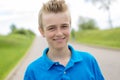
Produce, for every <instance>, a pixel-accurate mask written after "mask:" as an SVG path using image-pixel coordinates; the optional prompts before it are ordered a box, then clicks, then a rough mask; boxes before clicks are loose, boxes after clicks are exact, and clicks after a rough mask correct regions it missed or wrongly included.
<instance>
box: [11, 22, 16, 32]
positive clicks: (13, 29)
mask: <svg viewBox="0 0 120 80" xmlns="http://www.w3.org/2000/svg"><path fill="white" fill-rule="evenodd" d="M10 29H11V31H12V32H14V31H15V30H16V29H17V28H16V26H15V25H14V24H12V25H11V26H10Z"/></svg>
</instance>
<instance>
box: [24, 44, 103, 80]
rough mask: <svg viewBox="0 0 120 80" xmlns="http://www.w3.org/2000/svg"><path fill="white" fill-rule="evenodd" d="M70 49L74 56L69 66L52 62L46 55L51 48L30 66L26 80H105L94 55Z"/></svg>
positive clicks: (25, 76) (70, 47)
mask: <svg viewBox="0 0 120 80" xmlns="http://www.w3.org/2000/svg"><path fill="white" fill-rule="evenodd" d="M68 47H69V49H70V51H71V53H72V56H71V59H70V61H69V62H68V64H67V66H65V67H64V66H63V65H61V64H59V62H53V61H52V60H50V59H49V58H48V57H47V55H46V54H47V52H48V50H49V48H46V49H45V50H44V52H43V56H41V57H40V58H39V59H37V60H36V61H34V62H32V63H31V64H30V65H29V66H28V68H27V70H26V73H25V75H24V80H104V78H103V76H102V73H101V71H100V68H99V66H98V64H97V62H96V60H95V58H94V57H93V56H92V55H90V54H89V53H87V52H81V51H77V50H75V49H73V47H72V46H70V45H69V46H68Z"/></svg>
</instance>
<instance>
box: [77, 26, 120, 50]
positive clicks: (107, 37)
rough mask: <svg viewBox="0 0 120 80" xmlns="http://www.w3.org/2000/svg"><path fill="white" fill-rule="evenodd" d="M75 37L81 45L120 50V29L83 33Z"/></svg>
mask: <svg viewBox="0 0 120 80" xmlns="http://www.w3.org/2000/svg"><path fill="white" fill-rule="evenodd" d="M75 36H76V41H77V42H79V43H84V44H90V45H97V46H102V47H110V48H120V28H116V29H109V30H87V31H81V32H76V33H75Z"/></svg>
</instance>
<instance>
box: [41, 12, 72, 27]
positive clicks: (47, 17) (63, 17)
mask: <svg viewBox="0 0 120 80" xmlns="http://www.w3.org/2000/svg"><path fill="white" fill-rule="evenodd" d="M42 22H43V26H49V25H60V24H65V23H66V24H70V13H69V12H68V11H66V12H60V13H43V15H42Z"/></svg>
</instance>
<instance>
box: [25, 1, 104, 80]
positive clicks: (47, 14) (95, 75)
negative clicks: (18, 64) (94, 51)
mask: <svg viewBox="0 0 120 80" xmlns="http://www.w3.org/2000/svg"><path fill="white" fill-rule="evenodd" d="M70 26H71V17H70V12H69V9H68V7H67V5H66V3H65V1H64V0H50V1H48V2H47V3H46V4H44V5H43V7H42V8H41V10H40V13H39V31H40V33H41V34H42V36H43V37H45V38H46V40H47V42H48V45H49V47H48V48H46V49H45V50H44V51H43V55H42V56H41V57H40V58H39V59H37V60H36V61H34V62H33V63H31V64H30V65H29V66H28V68H27V70H26V73H25V76H24V80H104V78H103V76H102V73H101V71H100V69H99V66H98V64H97V62H96V60H95V58H94V57H93V56H92V55H90V54H89V53H87V52H80V51H77V50H75V49H74V48H73V47H72V46H71V45H68V44H67V43H68V41H69V37H70Z"/></svg>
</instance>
